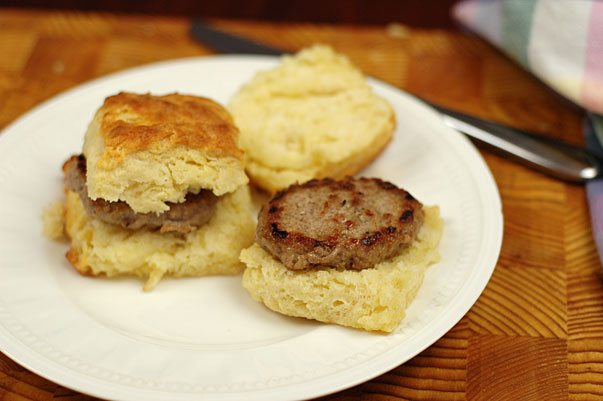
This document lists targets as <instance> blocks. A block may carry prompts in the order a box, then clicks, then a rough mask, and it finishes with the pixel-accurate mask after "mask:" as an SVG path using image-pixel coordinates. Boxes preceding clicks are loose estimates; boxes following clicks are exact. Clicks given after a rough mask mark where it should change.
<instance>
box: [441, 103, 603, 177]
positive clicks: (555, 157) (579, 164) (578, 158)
mask: <svg viewBox="0 0 603 401" xmlns="http://www.w3.org/2000/svg"><path fill="white" fill-rule="evenodd" d="M432 107H434V108H435V109H436V110H438V111H439V112H440V113H441V114H442V119H443V121H444V124H446V125H447V126H449V127H451V128H454V129H456V130H457V131H460V132H462V133H464V134H466V135H468V136H470V137H472V138H475V139H477V140H478V141H479V142H482V143H485V144H487V145H489V147H490V148H492V149H493V150H495V151H498V152H500V153H502V154H503V155H505V156H511V157H512V158H514V159H516V160H517V161H518V162H521V163H523V164H525V165H527V166H529V167H532V168H535V169H537V170H539V171H541V172H543V173H546V174H549V175H551V176H553V177H556V178H560V179H562V180H564V181H569V182H575V183H582V182H584V181H586V180H588V179H591V178H595V177H597V176H599V175H600V172H601V166H600V164H599V161H598V159H597V158H596V157H594V156H593V155H591V154H590V153H588V152H587V151H586V150H585V149H582V148H579V147H577V146H572V145H570V144H567V143H563V142H559V141H556V140H553V139H550V138H545V137H542V136H537V135H535V134H532V133H529V132H526V131H522V130H519V129H515V128H511V127H507V126H505V125H501V124H496V123H493V122H489V121H484V120H481V119H478V118H475V117H472V116H468V115H466V114H463V113H458V112H456V111H453V110H448V109H446V108H443V107H440V106H435V105H432Z"/></svg>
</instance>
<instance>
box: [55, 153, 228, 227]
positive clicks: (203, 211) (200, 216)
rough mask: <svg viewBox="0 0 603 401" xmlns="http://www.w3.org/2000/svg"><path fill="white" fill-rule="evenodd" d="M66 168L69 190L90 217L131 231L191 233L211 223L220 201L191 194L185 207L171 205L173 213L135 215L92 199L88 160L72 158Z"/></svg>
mask: <svg viewBox="0 0 603 401" xmlns="http://www.w3.org/2000/svg"><path fill="white" fill-rule="evenodd" d="M63 168H64V170H65V172H66V174H65V177H66V181H67V187H68V188H69V189H70V190H72V191H74V192H77V193H78V194H79V195H80V199H81V200H82V204H83V205H84V208H85V209H86V212H87V213H88V214H89V215H90V216H91V217H93V218H96V219H99V220H102V221H104V222H106V223H110V224H116V225H119V226H121V227H124V228H128V229H132V230H139V229H150V230H156V229H159V231H160V232H168V231H176V232H181V233H186V232H189V231H191V230H193V229H195V228H197V227H200V226H202V225H203V224H205V223H207V222H208V221H209V219H210V218H211V216H212V214H213V212H214V209H215V206H216V202H217V201H218V197H217V196H215V195H214V194H213V193H212V192H211V191H209V190H201V191H200V192H199V193H198V194H192V193H189V194H188V195H187V196H186V200H185V201H184V202H183V203H170V202H168V203H167V204H168V205H169V207H170V209H169V210H167V211H166V212H163V213H161V214H155V213H136V212H135V211H134V210H132V208H131V207H130V206H128V204H127V203H125V202H122V201H118V202H108V201H106V200H104V199H100V198H99V199H96V200H92V199H90V197H89V196H88V189H87V187H86V159H85V157H84V156H83V155H79V156H72V157H71V158H70V159H69V160H68V161H67V162H66V163H65V166H64V167H63Z"/></svg>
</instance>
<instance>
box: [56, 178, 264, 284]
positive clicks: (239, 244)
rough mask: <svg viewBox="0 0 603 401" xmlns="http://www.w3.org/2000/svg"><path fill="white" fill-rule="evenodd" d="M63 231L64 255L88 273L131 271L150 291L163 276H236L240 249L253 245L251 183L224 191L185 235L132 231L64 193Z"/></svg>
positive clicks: (241, 267) (75, 196) (104, 274)
mask: <svg viewBox="0 0 603 401" xmlns="http://www.w3.org/2000/svg"><path fill="white" fill-rule="evenodd" d="M65 210H66V211H65V230H66V232H67V235H68V236H69V238H70V239H71V249H70V250H69V251H68V252H67V259H69V261H70V262H71V264H72V265H73V266H74V267H75V269H76V270H78V271H79V272H80V273H82V274H85V275H92V276H107V277H112V276H119V275H135V276H139V277H142V278H143V279H146V284H145V285H144V290H145V291H148V290H151V289H152V288H153V287H155V285H156V284H157V283H158V282H159V280H161V278H162V277H163V276H164V275H171V276H175V277H184V276H207V275H218V274H222V275H235V274H239V273H241V272H242V271H243V269H244V267H245V266H244V265H243V264H242V263H241V262H240V261H239V260H238V255H239V252H240V251H241V249H244V248H246V247H248V246H250V245H251V244H252V243H253V236H254V230H255V222H254V220H253V217H252V215H251V212H250V210H251V197H250V194H249V187H248V186H244V187H241V188H239V189H238V190H236V191H235V192H233V193H230V194H227V195H224V196H223V197H222V198H221V199H220V200H219V201H218V203H217V205H216V210H215V212H214V215H213V217H212V218H211V219H210V220H209V222H207V223H206V224H205V225H203V226H202V227H200V228H199V229H197V230H195V231H191V232H189V233H187V234H175V233H163V234H159V233H158V232H155V231H148V230H139V231H132V230H127V229H124V228H121V227H118V226H114V225H111V224H107V223H104V222H102V221H99V220H96V219H92V218H91V217H90V216H89V215H88V214H87V213H86V211H85V210H84V208H83V206H82V202H81V200H80V197H79V195H78V194H76V193H74V192H72V191H67V203H66V208H65Z"/></svg>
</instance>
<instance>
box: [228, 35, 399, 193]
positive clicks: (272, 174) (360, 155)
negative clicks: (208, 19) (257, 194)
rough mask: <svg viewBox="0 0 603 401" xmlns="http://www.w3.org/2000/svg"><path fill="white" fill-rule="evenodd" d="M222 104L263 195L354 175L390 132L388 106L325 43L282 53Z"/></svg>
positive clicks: (391, 120) (392, 124)
mask: <svg viewBox="0 0 603 401" xmlns="http://www.w3.org/2000/svg"><path fill="white" fill-rule="evenodd" d="M228 107H229V110H230V112H231V113H232V115H233V117H234V119H235V123H236V125H237V126H238V127H239V129H240V131H241V134H240V137H239V144H240V146H241V147H242V148H243V150H245V152H246V157H247V160H246V170H247V173H248V175H249V177H250V179H251V180H252V182H253V183H254V184H255V185H257V186H259V187H261V188H263V189H265V190H267V191H268V192H276V191H278V190H280V189H283V188H286V187H288V186H289V185H290V184H293V183H295V182H299V183H303V182H306V181H308V180H310V179H312V178H324V177H332V178H342V177H344V176H346V175H353V174H354V173H356V172H357V171H359V170H360V169H362V168H363V167H364V166H366V165H367V164H368V163H370V162H371V161H372V160H373V159H374V158H375V157H377V156H378V155H379V154H380V153H381V152H382V151H383V149H384V148H385V147H386V145H387V144H388V143H389V142H390V140H391V138H392V135H393V131H394V128H395V116H394V112H393V110H392V108H391V106H390V105H389V104H388V103H387V102H386V101H385V100H384V99H382V98H380V97H379V96H377V95H376V94H375V93H374V92H373V90H372V88H371V87H370V86H369V85H368V84H367V82H366V80H365V77H364V76H363V75H362V73H361V72H360V71H359V70H358V69H356V68H355V67H354V66H353V65H352V64H351V63H350V61H349V60H348V59H347V58H346V57H345V56H343V55H340V54H336V53H335V52H334V51H333V50H332V49H331V48H330V47H327V46H324V45H315V46H313V47H310V48H307V49H304V50H302V51H300V52H299V53H298V54H296V55H295V56H283V58H282V63H281V64H280V65H279V66H277V67H276V68H274V69H272V70H269V71H263V72H259V73H258V74H256V75H255V77H254V78H253V79H252V80H251V81H250V82H249V83H247V84H245V85H244V86H243V87H242V88H241V89H240V90H239V92H238V93H237V94H236V95H235V96H234V97H233V98H232V99H231V101H230V104H229V106H228Z"/></svg>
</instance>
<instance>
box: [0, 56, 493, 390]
mask: <svg viewBox="0 0 603 401" xmlns="http://www.w3.org/2000/svg"><path fill="white" fill-rule="evenodd" d="M276 62H277V59H275V58H270V57H248V56H223V57H203V58H193V59H184V60H176V61H169V62H164V63H158V64H153V65H149V66H144V67H141V68H136V69H132V70H128V71H124V72H120V73H117V74H114V75H111V76H108V77H105V78H101V79H98V80H95V81H92V82H89V83H86V84H84V85H81V86H79V87H77V88H75V89H73V90H70V91H67V92H65V93H63V94H61V95H59V96H57V97H55V98H53V99H51V100H49V101H47V102H45V103H43V104H42V105H40V106H39V107H36V108H35V109H34V110H32V111H30V112H29V113H27V114H25V115H24V116H23V117H22V118H20V119H19V120H17V121H16V122H15V123H13V124H12V125H10V126H9V127H8V128H7V129H6V130H5V131H4V132H3V133H2V135H0V187H1V188H2V191H1V193H0V201H1V203H0V236H1V237H0V238H1V240H0V350H2V352H4V353H5V354H7V355H8V356H10V357H11V358H13V359H14V360H15V361H17V362H18V363H20V364H22V365H23V366H25V367H27V368H28V369H30V370H32V371H34V372H36V373H38V374H40V375H41V376H44V377H46V378H48V379H50V380H52V381H54V382H57V383H59V384H62V385H64V386H67V387H70V388H72V389H75V390H78V391H81V392H84V393H87V394H91V395H94V396H98V397H102V398H109V399H116V400H129V401H134V400H145V401H149V400H170V401H178V400H193V399H195V400H196V399H200V398H203V399H214V400H238V399H246V400H277V399H278V400H284V399H300V398H310V397H317V396H320V395H324V394H328V393H332V392H335V391H338V390H341V389H344V388H347V387H350V386H353V385H355V384H358V383H361V382H364V381H367V380H369V379H371V378H373V377H375V376H377V375H379V374H381V373H384V372H386V371H388V370H390V369H392V368H394V367H396V366H398V365H400V364H401V363H403V362H405V361H407V360H408V359H410V358H412V357H413V356H415V355H416V354H418V353H419V352H421V351H422V350H423V349H425V348H427V347H428V346H429V345H431V344H432V343H433V342H435V341H436V340H437V339H438V338H440V337H441V336H442V335H444V334H445V333H446V332H447V331H448V330H449V329H450V328H451V327H452V326H453V325H454V324H455V323H456V322H457V321H458V320H459V319H460V318H461V317H462V316H463V315H464V314H465V313H466V312H467V311H468V310H469V308H470V307H471V305H473V303H474V302H475V300H476V299H477V298H478V296H479V294H480V293H481V291H482V290H483V288H484V287H485V285H486V283H487V282H488V279H489V278H490V275H491V273H492V271H493V269H494V266H495V264H496V260H497V258H498V254H499V250H500V245H501V238H502V214H501V204H500V198H499V195H498V191H497V188H496V185H495V183H494V181H493V179H492V176H491V175H490V172H489V170H488V168H487V166H486V164H485V163H484V161H483V160H482V158H481V157H480V155H479V153H478V152H477V151H476V150H475V148H474V147H473V146H472V145H471V143H470V142H469V141H468V140H467V139H466V138H465V137H464V136H461V135H460V134H458V133H456V132H455V131H452V130H450V129H448V128H446V127H445V126H444V125H443V124H442V123H441V122H440V119H439V116H438V115H437V114H436V113H435V112H433V111H432V110H431V109H429V108H427V107H426V106H424V105H423V104H422V103H420V102H418V101H417V100H415V99H414V98H412V97H411V96H409V95H407V94H405V93H403V92H401V91H400V90H398V89H396V88H394V87H391V86H389V85H386V84H384V83H381V82H378V81H374V80H372V81H371V84H372V85H373V86H374V88H375V91H376V92H377V93H378V94H380V95H381V96H383V97H384V98H386V99H387V100H388V101H389V102H390V103H391V104H392V106H393V107H394V109H395V111H396V115H397V120H398V127H397V130H396V133H395V140H394V141H393V142H392V143H391V145H390V146H389V147H388V148H387V150H386V151H385V153H384V154H383V155H382V156H381V157H379V158H378V160H376V161H375V162H374V163H373V164H372V165H371V166H370V167H368V168H367V169H366V170H364V171H363V172H362V175H365V176H377V177H382V178H385V179H387V180H390V181H392V182H394V183H396V184H398V185H400V186H403V187H404V188H406V189H408V190H409V191H410V192H411V193H412V194H413V195H415V196H416V197H417V198H418V199H420V200H422V201H423V202H424V203H425V204H438V205H440V207H441V211H442V216H443V218H444V220H445V228H444V236H443V238H442V242H441V244H440V251H441V255H442V260H441V262H440V263H438V264H436V265H433V266H431V267H430V268H429V269H428V272H427V275H426V277H425V282H424V284H423V286H422V287H421V289H420V291H419V293H418V295H417V297H416V299H415V301H414V302H413V303H412V305H411V306H410V308H409V309H408V315H407V317H406V319H405V320H404V321H403V322H402V324H401V325H400V326H399V327H398V329H397V330H396V331H395V332H394V333H393V334H390V335H381V334H373V333H367V332H363V331H359V330H353V329H348V328H343V327H339V326H334V325H325V324H319V323H315V322H311V321H307V320H303V319H294V318H287V317H284V316H280V315H278V314H276V313H273V312H270V311H268V310H267V309H265V308H264V307H263V306H262V305H260V304H259V303H257V302H255V301H253V300H252V299H251V298H250V297H249V295H248V294H247V292H246V291H245V290H244V289H243V288H242V287H241V286H240V277H209V278H188V279H164V280H163V281H161V282H160V283H159V285H158V286H157V288H155V289H154V290H153V291H152V292H150V293H143V292H142V291H141V287H142V282H141V281H139V280H137V279H135V278H123V279H98V278H97V279H93V278H87V277H83V276H80V275H79V274H77V273H76V272H75V271H74V269H73V268H71V267H70V265H69V264H68V262H67V261H66V259H65V257H64V254H65V251H66V248H67V246H66V244H64V243H55V242H52V241H49V240H47V239H45V238H44V237H43V236H42V235H41V232H42V220H41V214H42V210H43V208H45V207H46V206H48V204H50V203H51V202H52V201H53V200H56V199H58V198H60V197H61V194H62V177H61V164H62V163H63V161H64V160H65V159H67V158H68V156H70V155H71V154H74V153H79V152H80V150H81V147H82V141H83V134H84V131H85V130H86V127H87V124H88V122H89V121H90V120H91V119H92V116H93V114H94V112H95V110H96V109H97V108H98V107H99V106H100V105H101V104H102V102H103V99H104V98H105V97H106V96H109V95H112V94H115V93H117V92H119V91H135V92H149V91H150V92H152V93H154V94H163V93H169V92H175V91H178V92H180V93H190V94H198V95H203V96H208V97H211V98H213V99H215V100H216V101H218V102H221V103H223V104H227V103H228V100H229V99H230V97H231V96H232V95H233V94H234V93H235V91H236V90H237V89H238V88H239V86H240V85H241V84H242V83H244V82H246V81H248V80H249V79H250V78H251V77H252V75H253V74H254V73H255V72H256V71H258V70H261V69H267V68H269V67H272V66H273V65H275V63H276Z"/></svg>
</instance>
